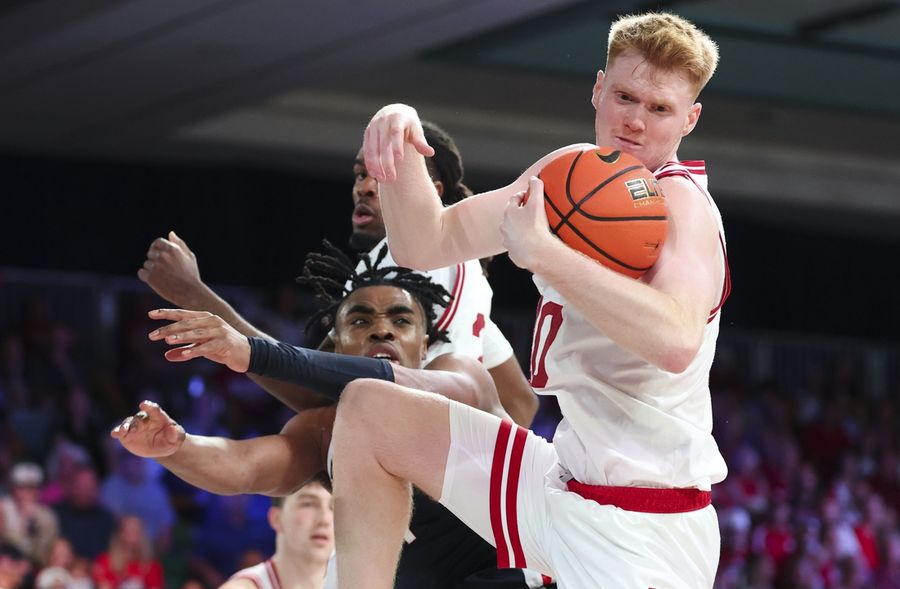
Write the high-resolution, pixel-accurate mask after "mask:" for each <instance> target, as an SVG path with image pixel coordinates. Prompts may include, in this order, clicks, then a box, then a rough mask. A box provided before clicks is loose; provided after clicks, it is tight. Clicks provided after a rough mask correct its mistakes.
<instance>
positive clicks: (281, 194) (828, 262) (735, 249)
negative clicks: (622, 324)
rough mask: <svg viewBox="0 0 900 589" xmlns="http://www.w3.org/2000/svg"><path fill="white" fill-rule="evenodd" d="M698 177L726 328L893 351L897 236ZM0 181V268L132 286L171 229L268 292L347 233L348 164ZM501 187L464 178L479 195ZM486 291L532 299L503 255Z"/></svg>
mask: <svg viewBox="0 0 900 589" xmlns="http://www.w3.org/2000/svg"><path fill="white" fill-rule="evenodd" d="M709 165H710V175H711V190H712V192H713V194H714V195H715V196H716V197H717V199H718V200H719V202H720V208H721V210H722V214H723V217H724V219H725V227H726V237H727V241H728V247H729V251H730V255H729V259H730V263H731V267H732V276H733V279H734V291H733V294H732V297H731V299H730V300H729V302H728V304H727V307H726V312H725V314H724V323H723V325H725V326H734V327H739V328H746V329H766V330H778V331H789V332H794V331H801V332H809V333H815V334H827V335H838V336H850V337H859V338H867V339H871V340H885V341H892V342H896V341H900V333H898V326H900V305H898V304H897V302H896V299H897V297H896V290H895V287H894V285H893V274H894V268H895V267H896V260H897V256H898V255H900V231H898V232H897V233H896V235H895V238H894V239H891V238H890V237H885V235H884V234H883V233H879V235H878V236H876V237H871V238H866V237H865V236H864V234H861V235H847V234H842V233H840V232H836V231H834V230H830V231H829V230H826V229H820V228H816V227H814V226H811V225H809V224H807V223H805V220H804V217H803V215H804V213H803V212H802V211H801V212H798V213H797V215H796V217H795V218H791V216H790V215H785V213H784V211H783V210H782V211H781V212H780V214H779V220H778V222H775V223H772V222H768V220H767V216H766V214H765V210H753V211H746V210H742V209H740V208H737V207H735V209H736V210H734V211H732V210H731V209H730V208H729V203H730V202H732V201H730V200H729V198H728V191H727V187H721V186H717V185H716V180H715V178H716V176H715V161H714V160H713V161H712V162H709ZM0 173H2V177H3V186H4V187H3V189H2V191H3V213H2V216H0V236H2V237H0V243H2V251H0V266H8V267H23V268H41V269H57V270H75V271H87V272H96V273H100V274H110V275H123V276H133V275H134V273H135V272H136V271H137V269H138V268H139V267H140V264H142V263H143V260H144V253H145V251H146V249H147V247H148V245H149V244H150V242H151V241H152V240H153V239H154V238H155V237H157V236H160V235H165V234H166V232H168V230H169V229H175V230H176V231H177V232H178V234H179V235H180V236H181V237H182V238H184V239H185V240H186V241H187V242H188V244H189V245H190V246H191V248H192V249H193V250H194V252H195V253H196V254H197V256H198V258H199V260H200V268H201V271H202V273H203V278H204V279H205V280H206V281H208V282H210V283H213V284H216V283H219V284H228V285H238V286H252V287H259V288H270V287H274V286H275V285H277V284H280V283H283V282H285V281H289V280H291V279H292V277H293V276H295V275H297V274H298V272H299V269H300V266H301V264H302V261H303V257H304V256H305V254H306V253H307V252H309V251H312V250H316V249H318V248H319V245H320V243H321V240H322V238H328V239H330V240H332V241H333V242H334V243H337V244H341V245H343V244H345V241H346V237H347V235H348V234H349V217H350V208H351V207H350V187H351V181H352V177H351V175H350V162H348V168H347V173H346V174H345V175H344V176H341V177H336V176H328V175H323V176H321V177H315V176H311V175H301V174H297V173H287V172H281V171H273V170H267V169H263V168H251V167H246V166H244V167H238V166H235V167H226V166H197V165H172V164H168V165H163V164H159V165H153V164H126V163H119V162H104V161H88V160H83V161H82V160H63V159H46V158H27V157H11V156H7V157H4V158H2V159H0ZM500 181H501V180H500V179H499V178H486V177H481V178H479V177H473V178H470V179H469V182H470V185H471V186H472V187H473V188H474V189H476V190H479V189H481V190H483V189H488V188H492V187H494V186H495V185H496V184H497V183H498V182H500ZM786 219H787V220H786ZM491 283H492V285H493V287H494V290H495V306H496V307H497V308H525V307H528V308H530V307H532V306H533V305H534V303H535V301H536V298H537V295H536V291H535V289H534V288H533V286H532V284H531V280H530V277H529V275H528V274H527V273H525V272H523V271H521V270H519V269H518V268H516V267H514V266H513V265H512V264H511V263H510V262H509V259H508V258H507V257H506V256H500V257H498V258H497V259H496V260H495V261H494V263H493V266H492V274H491ZM298 288H299V287H298Z"/></svg>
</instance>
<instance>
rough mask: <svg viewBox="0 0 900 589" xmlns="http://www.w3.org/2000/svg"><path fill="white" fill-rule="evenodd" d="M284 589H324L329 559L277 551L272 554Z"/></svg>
mask: <svg viewBox="0 0 900 589" xmlns="http://www.w3.org/2000/svg"><path fill="white" fill-rule="evenodd" d="M272 561H273V562H274V563H275V570H277V571H278V580H279V582H280V583H281V588H282V589H322V586H323V585H324V581H325V571H326V570H327V569H328V561H327V560H325V561H322V560H318V559H311V558H309V557H308V556H304V555H297V554H290V553H289V552H288V551H283V552H276V553H275V555H274V556H272Z"/></svg>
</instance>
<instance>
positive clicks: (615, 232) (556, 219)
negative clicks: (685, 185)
mask: <svg viewBox="0 0 900 589" xmlns="http://www.w3.org/2000/svg"><path fill="white" fill-rule="evenodd" d="M540 178H541V180H543V182H544V206H545V208H546V209H547V220H548V221H549V222H550V230H551V231H552V232H553V233H554V234H555V235H557V236H558V237H559V238H560V239H562V240H563V242H565V243H566V244H567V245H568V246H569V247H571V248H574V249H576V250H578V251H580V252H581V253H583V254H585V255H587V256H590V257H591V258H593V259H595V260H597V261H598V262H600V263H601V264H603V265H604V266H608V267H610V268H612V269H613V270H616V271H618V272H621V273H622V274H625V275H627V276H631V277H632V278H637V277H639V276H641V275H643V274H644V273H645V272H646V271H647V270H649V269H650V268H651V267H652V266H653V264H654V263H655V262H656V260H657V258H658V257H659V252H660V251H661V250H662V246H663V243H665V241H666V223H667V220H666V219H667V211H666V200H665V198H664V197H663V194H662V191H661V190H660V188H659V183H658V182H657V180H656V178H654V176H653V174H651V173H650V171H649V170H648V169H647V168H645V167H644V165H643V164H642V163H641V162H640V161H638V160H637V158H635V157H633V156H631V155H628V154H627V153H624V152H622V151H619V150H615V149H612V148H609V147H594V148H590V149H586V150H584V151H575V152H570V153H567V154H564V155H561V156H559V157H558V158H556V159H555V160H553V161H551V162H550V163H548V164H547V165H546V166H544V168H543V169H542V170H541V173H540Z"/></svg>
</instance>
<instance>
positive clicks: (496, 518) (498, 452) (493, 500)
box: [490, 420, 512, 569]
mask: <svg viewBox="0 0 900 589" xmlns="http://www.w3.org/2000/svg"><path fill="white" fill-rule="evenodd" d="M511 430H512V422H511V421H507V420H503V421H501V422H500V430H499V431H498V432H497V441H496V443H495V444H494V462H493V464H492V465H491V493H490V504H491V528H492V529H493V532H494V545H495V546H496V547H497V568H501V569H506V568H510V567H509V548H508V547H507V545H506V538H505V537H504V535H503V516H502V515H501V512H500V501H501V500H502V492H503V488H502V486H503V463H504V462H505V459H506V446H507V444H508V443H509V433H510V431H511Z"/></svg>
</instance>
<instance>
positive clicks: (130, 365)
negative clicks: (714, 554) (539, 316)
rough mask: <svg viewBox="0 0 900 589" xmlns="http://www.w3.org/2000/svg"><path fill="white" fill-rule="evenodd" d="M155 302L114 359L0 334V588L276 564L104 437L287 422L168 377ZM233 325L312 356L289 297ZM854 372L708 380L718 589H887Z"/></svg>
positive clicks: (33, 317)
mask: <svg viewBox="0 0 900 589" xmlns="http://www.w3.org/2000/svg"><path fill="white" fill-rule="evenodd" d="M2 288H3V287H2V286H0V289H2ZM159 304H160V302H159V300H158V299H155V298H154V297H153V296H150V295H145V294H134V293H132V294H130V295H129V296H123V297H122V298H121V300H120V301H119V303H118V304H117V305H116V309H115V313H114V317H112V318H111V319H110V320H109V325H110V329H109V333H107V334H103V335H104V336H105V337H107V336H108V338H111V339H110V341H111V342H112V344H113V345H112V350H114V353H112V354H109V353H107V354H98V353H96V351H95V350H94V349H93V348H94V342H95V341H96V334H95V333H93V332H90V331H89V330H85V329H84V328H83V327H82V328H78V327H75V326H73V325H72V324H71V323H72V321H70V320H67V319H61V318H60V316H61V315H63V314H61V313H59V312H58V311H59V309H58V308H56V307H57V306H59V303H58V302H56V303H54V302H51V300H50V299H48V298H45V297H41V296H30V297H28V298H26V299H23V300H22V302H21V308H20V309H18V310H17V311H16V312H15V313H10V314H9V316H10V317H12V318H13V319H10V320H8V321H6V322H5V323H3V322H0V588H2V589H16V588H17V587H18V588H22V589H27V588H30V587H37V588H38V589H66V588H72V589H120V588H121V589H157V588H162V587H168V588H185V589H186V588H188V587H190V589H204V588H210V589H211V588H212V587H217V586H218V585H220V584H221V583H222V582H223V581H224V580H225V579H227V578H228V576H229V575H231V574H232V573H233V572H235V571H236V570H238V569H240V568H244V567H246V566H250V565H253V564H256V563H259V562H262V561H263V560H265V558H266V557H267V556H268V555H270V554H271V553H272V552H273V550H274V533H273V532H272V530H271V528H270V527H269V525H268V524H267V521H266V510H267V508H268V506H269V501H268V499H267V498H264V497H259V496H234V497H220V496H216V495H211V494H209V493H206V492H203V491H200V490H198V489H196V488H194V487H191V486H189V485H187V484H185V483H183V482H181V481H180V480H179V479H177V478H175V477H174V476H172V475H171V474H170V473H168V472H167V471H166V470H165V469H163V468H161V467H160V466H159V465H157V464H156V463H155V462H154V461H152V460H145V459H141V458H137V457H134V456H132V455H131V454H129V453H127V452H125V451H123V450H122V449H121V447H120V446H119V445H118V443H113V441H112V440H111V439H110V438H109V431H110V429H112V427H114V426H115V425H116V424H117V423H119V422H120V421H121V419H122V418H123V417H125V416H126V415H128V414H131V413H133V412H134V411H135V410H136V408H137V403H138V402H139V401H140V400H142V399H151V400H154V401H157V402H159V403H160V404H161V405H162V406H163V407H164V408H165V409H166V410H167V411H168V412H169V413H170V414H171V415H172V416H173V417H174V418H175V419H177V420H178V421H179V422H180V423H181V424H182V425H184V427H185V429H186V430H187V431H189V432H191V433H198V434H205V435H223V436H227V437H233V438H246V437H250V436H254V435H258V434H260V433H270V432H274V431H278V430H279V429H280V428H281V426H282V424H283V423H284V422H285V421H286V420H287V418H288V417H289V416H290V415H289V413H288V412H287V410H286V409H285V408H283V407H281V406H280V405H279V404H278V403H277V402H275V401H273V400H272V399H271V398H269V397H268V396H267V395H266V394H265V393H264V392H263V391H262V390H261V389H259V388H258V387H257V386H256V385H254V384H252V383H251V382H250V381H249V380H248V379H246V378H244V377H243V376H241V375H237V374H234V373H231V372H229V371H228V370H227V369H225V368H224V367H221V366H219V365H213V364H211V363H209V362H206V361H205V360H201V361H192V362H187V363H182V364H170V363H168V362H167V361H166V360H165V359H164V358H163V356H162V351H163V350H162V346H161V345H160V344H152V343H151V342H149V341H148V340H147V337H146V336H147V333H148V332H150V331H151V330H152V329H154V328H155V325H154V324H153V322H151V321H150V320H149V319H147V316H146V311H147V310H149V309H151V308H155V307H157V306H159ZM69 312H70V313H71V310H69ZM93 312H94V311H93V310H92V311H90V313H93ZM242 312H244V313H245V314H246V315H247V316H248V317H251V318H252V320H253V321H254V322H255V323H256V324H258V325H259V326H260V327H261V328H262V329H263V330H265V331H267V332H269V333H271V334H272V335H274V336H276V337H279V338H282V339H284V340H285V341H290V342H292V343H297V344H303V343H309V342H308V341H306V340H307V339H308V338H307V336H306V335H305V334H304V331H303V323H304V321H305V317H306V312H305V310H304V309H303V308H302V306H301V305H298V304H297V300H296V298H295V297H292V296H291V293H290V291H289V290H279V292H278V294H277V295H276V296H275V297H273V298H272V303H270V304H268V305H260V306H259V308H257V309H243V310H242ZM86 313H87V311H86ZM101 314H102V312H101ZM69 317H70V318H71V314H70V315H69ZM726 341H727V338H726ZM514 343H515V342H514ZM526 345H527V342H526ZM724 345H726V346H727V343H726V344H724ZM517 352H523V351H522V350H519V349H518V348H517ZM521 357H524V356H521ZM859 370H861V367H854V366H852V365H848V364H847V363H841V364H839V365H835V366H832V365H810V366H809V367H808V368H807V370H806V373H805V378H804V380H803V384H802V385H801V386H798V385H796V384H790V385H788V384H786V383H785V382H782V381H781V380H780V379H779V378H778V375H777V374H776V375H774V376H773V377H772V378H769V379H766V380H765V381H764V382H757V381H756V379H754V378H753V377H751V376H750V375H748V374H745V373H744V372H743V371H741V370H739V369H736V368H735V367H734V366H733V365H732V364H729V363H723V364H721V365H717V366H716V367H715V368H714V372H713V375H712V377H711V378H712V380H711V386H712V393H713V410H714V413H715V421H714V423H715V426H714V427H715V431H714V433H715V435H716V438H717V440H718V443H719V445H720V448H721V450H722V452H723V455H724V456H725V457H726V459H727V461H728V465H729V470H730V474H729V476H728V478H727V479H726V481H725V482H724V483H722V484H720V485H718V486H716V487H715V488H714V490H713V496H714V502H715V505H716V508H717V510H718V513H719V519H720V526H721V533H722V556H721V564H720V567H719V574H718V579H717V584H716V586H717V587H719V588H721V589H735V588H748V589H749V588H752V589H766V588H779V589H780V588H791V589H807V588H808V589H861V588H874V589H900V524H898V513H900V434H898V428H897V427H896V424H897V416H896V409H895V406H896V403H895V402H894V397H895V396H896V394H881V395H876V394H873V392H872V391H869V390H866V387H865V384H864V383H865V381H864V379H862V378H860V377H859V374H860V372H859ZM896 392H897V391H892V393H896ZM557 419H558V412H557V408H556V407H555V404H554V403H553V401H552V399H544V400H542V409H541V412H540V413H539V415H538V418H537V419H536V421H535V430H536V431H538V433H540V434H542V435H545V436H548V437H549V436H552V433H553V429H554V427H555V423H556V420H557Z"/></svg>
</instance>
